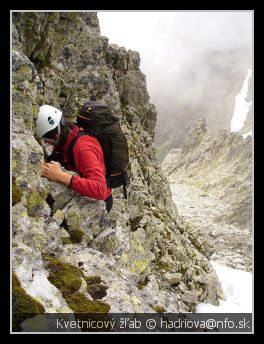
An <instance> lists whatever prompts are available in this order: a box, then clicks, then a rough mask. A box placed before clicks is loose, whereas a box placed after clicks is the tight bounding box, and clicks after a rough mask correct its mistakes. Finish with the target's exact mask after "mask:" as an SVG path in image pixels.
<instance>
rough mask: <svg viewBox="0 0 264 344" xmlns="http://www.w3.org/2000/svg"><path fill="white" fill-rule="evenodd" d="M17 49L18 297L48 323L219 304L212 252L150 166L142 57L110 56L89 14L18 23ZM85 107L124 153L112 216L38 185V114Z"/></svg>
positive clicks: (150, 127) (22, 18)
mask: <svg viewBox="0 0 264 344" xmlns="http://www.w3.org/2000/svg"><path fill="white" fill-rule="evenodd" d="M12 43H13V54H12V69H13V76H12V87H13V93H12V99H13V103H12V110H13V116H12V130H13V134H12V150H13V152H12V177H13V188H12V193H13V212H12V219H13V270H14V273H15V276H16V277H17V279H18V281H19V283H20V287H19V288H22V289H24V291H25V292H26V293H27V294H28V295H29V296H31V297H32V298H33V299H34V300H36V302H38V303H39V304H40V305H41V306H42V307H44V309H45V312H63V311H73V312H77V311H80V307H83V308H82V310H85V311H89V310H91V309H92V310H98V309H99V310H100V309H101V310H103V311H108V310H110V311H111V312H123V311H127V312H130V311H131V312H134V311H136V312H151V311H153V310H155V307H157V306H159V307H164V309H165V311H170V312H178V311H190V310H194V309H195V305H196V304H197V303H198V302H201V301H203V300H207V301H209V302H213V303H217V302H218V301H217V300H218V297H219V295H220V294H221V290H220V287H219V284H218V281H217V278H216V276H215V274H214V271H213V270H212V268H211V266H210V264H209V261H208V258H209V257H210V254H211V249H210V247H209V246H208V245H207V243H206V241H203V240H201V238H198V237H197V235H196V234H195V232H194V231H193V230H192V229H191V228H190V227H188V226H187V225H186V224H184V223H183V222H182V221H181V219H180V218H179V217H178V216H177V209H176V208H175V206H174V204H173V202H172V199H171V193H170V190H169V185H168V182H167V180H166V178H165V177H164V175H163V173H162V172H161V170H160V166H159V164H158V163H157V162H156V155H155V154H156V153H155V149H154V146H153V136H154V134H153V133H154V128H155V123H156V111H155V107H154V106H153V105H152V104H150V103H149V96H148V92H147V87H146V80H145V76H144V75H143V74H142V72H141V71H140V69H139V65H140V57H139V54H138V53H137V52H134V51H131V50H128V51H126V50H125V49H124V48H119V47H117V46H115V45H109V44H108V39H107V38H106V37H102V36H100V28H99V24H98V19H97V16H96V13H88V12H86V13H59V12H53V13H33V12H28V13H13V36H12ZM90 96H94V97H95V98H96V99H97V100H99V101H102V102H105V103H106V104H107V105H108V106H109V107H110V109H111V110H112V111H113V112H114V113H115V114H116V115H117V116H118V117H119V118H120V121H121V124H122V129H123V132H124V134H125V135H126V137H127V140H128V143H129V151H130V161H131V162H130V166H129V173H130V175H131V183H130V186H129V190H128V200H124V199H123V198H122V190H115V191H114V206H113V209H112V211H111V213H110V214H109V215H108V214H107V213H106V211H105V206H104V202H101V201H96V200H92V199H89V198H87V197H81V196H80V195H78V194H75V193H74V192H72V191H71V190H69V189H67V188H66V187H64V186H62V185H60V184H58V183H55V182H50V181H48V180H46V179H45V178H42V177H41V171H42V166H43V162H44V156H43V149H42V147H41V146H40V145H39V143H38V142H37V141H36V140H35V138H34V131H33V129H34V120H35V119H36V117H37V114H38V108H39V106H40V105H42V104H44V103H46V104H51V105H53V106H57V107H59V108H60V109H62V110H63V112H64V114H65V116H66V117H68V118H71V119H74V114H75V113H76V110H77V107H78V105H79V104H80V103H81V102H84V101H86V100H87V99H89V97H90ZM174 274H177V283H175V275H174ZM173 277H174V279H173ZM93 279H95V281H94V283H93V284H92V285H94V286H96V287H95V289H96V288H97V289H98V288H99V291H100V290H104V292H99V295H100V296H98V293H97V294H96V293H92V292H91V288H89V286H90V282H88V281H91V280H93ZM98 280H100V283H98ZM96 281H97V282H96ZM95 294H96V295H97V297H95ZM15 297H16V296H15ZM98 299H100V300H101V301H98ZM18 302H20V301H19V300H18ZM21 304H22V301H21ZM13 311H14V312H17V311H18V308H15V309H13ZM17 326H18V327H19V324H18V325H17ZM25 326H26V325H24V328H26V327H25Z"/></svg>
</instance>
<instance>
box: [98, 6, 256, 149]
mask: <svg viewBox="0 0 264 344" xmlns="http://www.w3.org/2000/svg"><path fill="white" fill-rule="evenodd" d="M98 18H99V24H100V28H101V34H102V35H104V36H106V37H108V38H109V42H110V43H114V44H117V45H119V46H123V47H125V48H126V49H132V50H137V51H138V52H139V53H140V57H141V65H140V68H141V70H142V72H143V73H144V74H145V75H146V79H147V86H148V92H149V94H150V98H151V102H152V103H154V104H155V106H156V108H157V110H158V120H157V126H156V142H157V143H158V144H163V143H164V142H163V141H164V137H166V138H168V135H169V136H170V135H171V136H172V137H175V135H176V136H177V137H179V140H181V131H182V132H186V131H187V129H188V126H189V122H190V121H191V119H192V118H194V117H195V118H196V117H197V116H198V115H201V116H204V117H205V118H206V119H207V122H208V126H209V127H211V128H212V129H216V128H220V127H224V128H230V122H231V118H232V113H233V111H234V106H235V97H236V95H237V93H238V92H239V91H240V89H241V87H242V85H243V81H244V79H245V77H246V75H247V72H248V69H249V68H252V66H251V64H252V35H253V32H252V26H253V12H251V11H232V12H231V11H229V12H228V11H208V12H194V11H185V12H183V11H182V12H180V11H177V12H176V11H175V12H173V11H168V12H165V11H164V12H156V11H154V12H143V11H140V12H136V11H129V12H127V11H126V12H121V11H120V12H98ZM170 121H172V123H170ZM165 122H166V123H168V127H166V125H164V123H165ZM172 127H173V128H175V130H176V131H175V130H174V129H173V130H172ZM177 130H178V131H177ZM171 145H172V144H170V145H169V146H171ZM174 145H176V146H177V145H179V142H178V143H177V142H176V141H175V140H174Z"/></svg>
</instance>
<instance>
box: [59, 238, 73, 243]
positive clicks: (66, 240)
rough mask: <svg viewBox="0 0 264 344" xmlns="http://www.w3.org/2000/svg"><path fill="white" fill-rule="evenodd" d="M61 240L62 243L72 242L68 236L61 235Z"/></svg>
mask: <svg viewBox="0 0 264 344" xmlns="http://www.w3.org/2000/svg"><path fill="white" fill-rule="evenodd" d="M61 241H62V245H69V244H72V241H71V239H70V238H68V237H62V238H61Z"/></svg>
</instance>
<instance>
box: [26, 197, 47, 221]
mask: <svg viewBox="0 0 264 344" xmlns="http://www.w3.org/2000/svg"><path fill="white" fill-rule="evenodd" d="M43 207H44V199H43V197H42V196H41V195H40V193H39V192H38V191H31V193H30V194H29V197H28V199H27V209H28V214H29V215H31V216H35V215H36V214H37V213H38V212H39V211H41V210H42V209H43Z"/></svg>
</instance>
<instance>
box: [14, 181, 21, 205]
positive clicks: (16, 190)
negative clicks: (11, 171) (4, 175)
mask: <svg viewBox="0 0 264 344" xmlns="http://www.w3.org/2000/svg"><path fill="white" fill-rule="evenodd" d="M21 197H22V192H21V191H20V190H19V188H18V187H17V185H16V178H15V177H12V205H15V204H17V203H19V202H20V201H21Z"/></svg>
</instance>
